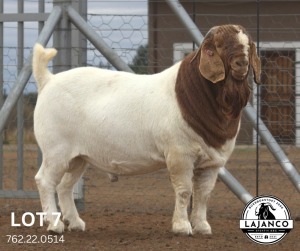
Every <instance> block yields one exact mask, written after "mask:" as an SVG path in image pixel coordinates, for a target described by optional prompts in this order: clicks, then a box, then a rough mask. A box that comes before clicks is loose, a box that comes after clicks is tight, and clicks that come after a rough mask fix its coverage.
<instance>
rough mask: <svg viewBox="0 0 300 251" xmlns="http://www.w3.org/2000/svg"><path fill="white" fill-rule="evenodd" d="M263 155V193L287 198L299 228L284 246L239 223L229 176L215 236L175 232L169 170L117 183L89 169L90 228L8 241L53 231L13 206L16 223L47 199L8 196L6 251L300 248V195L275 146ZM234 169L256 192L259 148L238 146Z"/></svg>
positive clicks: (216, 200) (1, 227) (214, 202)
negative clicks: (259, 240)
mask: <svg viewBox="0 0 300 251" xmlns="http://www.w3.org/2000/svg"><path fill="white" fill-rule="evenodd" d="M286 151H287V153H288V155H289V157H291V158H292V159H293V164H294V165H295V166H299V164H300V163H299V160H300V159H299V160H298V156H299V150H298V149H293V148H288V149H286ZM33 155H34V154H33ZM261 155H262V157H261V160H260V175H259V194H260V195H262V194H270V195H274V196H276V197H278V198H280V199H282V200H283V201H284V202H285V203H286V205H287V206H288V207H289V209H290V212H291V215H292V219H293V220H294V229H293V230H292V231H291V232H290V233H289V234H288V235H287V236H286V237H285V238H284V239H283V240H282V241H281V242H279V243H278V244H273V245H269V246H264V245H259V244H255V243H254V242H252V241H251V240H249V239H248V238H247V237H246V236H245V234H244V233H243V232H242V231H241V230H240V229H239V220H240V217H241V213H242V210H243V208H244V204H243V203H242V202H241V201H239V200H238V199H237V198H236V197H235V195H234V194H233V193H232V192H231V191H230V190H229V189H228V188H227V187H226V185H224V184H223V182H221V181H218V182H217V184H216V187H215V189H214V191H213V194H212V196H211V199H210V203H209V209H208V221H209V222H210V224H211V226H212V231H213V234H212V235H210V236H204V235H195V236H192V237H187V236H176V235H174V234H173V233H172V232H171V221H172V213H173V207H174V194H173V191H172V188H171V184H170V182H169V179H168V175H167V172H166V171H165V170H161V171H158V172H156V173H152V174H147V175H142V176H134V177H120V179H119V182H116V183H110V182H109V180H108V178H107V177H106V176H105V175H103V174H102V173H101V172H100V171H98V170H95V169H92V168H89V169H88V171H87V172H86V174H85V208H84V209H83V210H82V211H81V212H80V215H81V217H82V219H83V220H84V221H85V222H86V231H85V232H65V233H64V234H63V239H64V242H63V243H61V242H59V243H43V244H42V243H39V244H38V243H31V244H25V243H23V244H17V243H12V241H10V242H9V243H8V241H9V235H16V236H23V237H24V238H26V237H27V236H36V238H37V240H45V239H43V238H45V236H47V235H50V233H47V232H46V228H45V227H40V226H39V225H38V224H37V223H36V224H35V225H34V226H32V227H24V226H23V227H12V226H11V212H14V213H15V215H16V222H20V221H21V219H20V218H21V215H22V214H23V213H24V212H28V211H29V212H33V213H34V212H39V211H41V207H40V202H39V200H35V199H27V200H24V199H18V200H16V199H0V205H1V207H0V233H1V236H0V250H14V251H16V250H23V251H27V250H60V251H61V250H74V251H75V250H144V251H148V250H155V251H156V250H230V251H235V250H238V251H240V250H255V251H257V250H272V251H273V250H280V251H281V250H282V251H283V250H286V251H291V250H300V240H299V236H300V200H299V193H298V192H297V191H296V189H295V187H294V186H293V185H292V184H291V182H290V181H289V180H288V178H287V176H286V175H285V174H284V173H283V171H282V170H281V168H280V167H279V166H278V165H277V164H276V161H275V160H274V158H273V157H272V156H271V155H270V154H269V153H268V151H266V150H265V149H263V150H261ZM6 156H8V155H6ZM30 156H32V153H31V155H30ZM34 161H35V160H34ZM34 161H33V162H32V163H29V162H30V161H27V164H28V165H27V167H26V168H27V169H26V170H25V173H26V177H27V179H26V183H27V184H26V186H27V187H29V188H33V189H35V185H34V180H33V177H34V173H35V172H36V169H37V167H36V165H35V162H34ZM11 162H13V160H12V159H11ZM227 168H228V169H229V170H230V172H231V173H232V174H233V175H234V176H235V177H236V178H237V179H238V180H239V181H240V182H241V183H242V184H243V185H244V186H245V188H246V189H247V190H248V191H249V192H250V193H251V194H253V195H255V187H256V186H255V180H256V176H255V150H254V149H252V148H250V149H249V148H238V149H237V150H236V151H235V152H234V154H233V156H232V158H231V159H230V161H229V162H228V164H227ZM4 174H5V175H4V177H6V176H7V177H8V176H9V175H8V173H6V172H5V173H4ZM4 185H5V186H9V184H6V183H5V184H4ZM60 237H61V236H57V237H52V238H58V239H59V238H60ZM18 238H19V237H18ZM58 239H57V240H58Z"/></svg>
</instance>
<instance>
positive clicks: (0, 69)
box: [0, 0, 4, 190]
mask: <svg viewBox="0 0 300 251" xmlns="http://www.w3.org/2000/svg"><path fill="white" fill-rule="evenodd" d="M2 13H3V0H0V14H2ZM3 91H4V89H3V23H2V22H0V107H2V105H3V103H4V93H3ZM3 140H4V134H3V132H2V131H0V190H1V189H3Z"/></svg>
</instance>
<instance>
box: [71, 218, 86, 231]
mask: <svg viewBox="0 0 300 251" xmlns="http://www.w3.org/2000/svg"><path fill="white" fill-rule="evenodd" d="M68 230H69V231H84V230H85V222H84V221H83V220H82V219H80V218H78V219H76V220H73V221H69V226H68Z"/></svg>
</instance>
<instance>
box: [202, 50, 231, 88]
mask: <svg viewBox="0 0 300 251" xmlns="http://www.w3.org/2000/svg"><path fill="white" fill-rule="evenodd" d="M200 50H201V56H200V63H199V70H200V73H201V74H202V76H203V77H205V78H206V79H207V80H209V81H211V82H212V83H214V84H215V83H217V82H219V81H221V80H223V79H225V67H224V64H223V62H222V59H221V58H220V56H219V54H218V52H217V51H216V49H215V48H212V47H211V46H209V47H208V46H207V45H206V44H202V46H201V48H200Z"/></svg>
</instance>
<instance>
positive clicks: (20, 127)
mask: <svg viewBox="0 0 300 251" xmlns="http://www.w3.org/2000/svg"><path fill="white" fill-rule="evenodd" d="M23 12H24V2H23V1H22V0H18V13H23ZM23 48H24V22H18V73H19V72H20V71H21V70H22V67H23V60H24V49H23ZM23 105H24V96H23V93H22V94H21V95H20V97H19V100H18V103H17V145H18V147H17V158H18V160H17V169H18V179H17V189H18V190H22V189H23V173H24V171H23V161H24V146H23V145H24V142H23V136H24V107H23Z"/></svg>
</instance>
